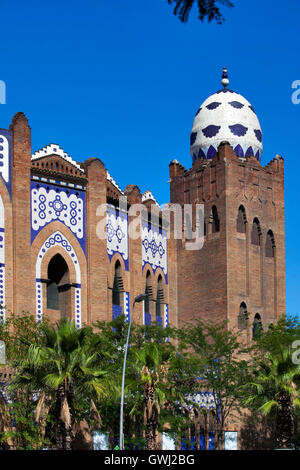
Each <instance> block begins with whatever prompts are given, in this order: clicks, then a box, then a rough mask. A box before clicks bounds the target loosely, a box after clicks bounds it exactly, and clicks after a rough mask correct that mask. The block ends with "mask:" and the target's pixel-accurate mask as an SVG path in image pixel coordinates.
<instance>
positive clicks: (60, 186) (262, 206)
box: [0, 70, 285, 334]
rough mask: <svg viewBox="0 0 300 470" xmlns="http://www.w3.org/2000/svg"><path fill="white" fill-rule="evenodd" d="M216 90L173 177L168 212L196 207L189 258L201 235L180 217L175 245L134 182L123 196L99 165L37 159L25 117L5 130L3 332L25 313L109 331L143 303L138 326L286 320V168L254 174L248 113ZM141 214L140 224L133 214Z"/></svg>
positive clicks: (1, 152)
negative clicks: (186, 160) (102, 324)
mask: <svg viewBox="0 0 300 470" xmlns="http://www.w3.org/2000/svg"><path fill="white" fill-rule="evenodd" d="M222 85H223V88H222V89H221V90H220V91H218V92H217V93H215V94H213V95H211V96H210V97H209V98H208V99H207V100H205V101H204V103H203V104H202V105H201V107H200V108H199V110H198V112H197V114H196V116H195V118H194V123H193V127H192V133H191V155H192V161H193V163H192V167H191V168H190V169H189V170H188V169H185V168H184V167H183V166H182V165H181V164H180V163H178V161H177V160H173V161H172V162H171V163H170V166H169V168H170V204H171V205H172V204H173V205H177V207H178V206H179V207H180V208H182V211H183V209H184V206H185V205H187V204H188V205H190V206H191V207H192V209H193V214H194V216H195V214H196V209H197V207H198V206H197V205H202V207H203V210H204V212H203V214H204V216H203V223H204V225H203V228H204V230H203V233H202V235H203V246H202V248H201V249H197V250H189V249H187V242H188V241H189V240H188V236H187V231H186V224H187V223H190V225H191V230H197V226H196V225H195V223H196V222H195V221H194V219H195V220H196V218H195V217H192V220H189V221H188V220H186V219H185V217H183V222H182V230H181V234H182V236H181V237H180V238H175V237H174V236H173V232H174V230H173V229H174V221H172V219H171V223H170V226H169V230H167V229H166V228H165V226H164V224H163V223H162V220H163V217H164V216H163V215H162V213H161V210H160V208H159V206H158V204H157V202H156V201H155V199H154V197H153V195H152V193H151V191H146V192H145V193H143V194H141V192H140V190H139V188H138V186H135V185H131V184H129V185H128V186H127V187H126V188H125V189H124V191H123V190H122V189H121V188H120V187H119V186H118V184H117V183H116V181H115V180H114V179H113V178H112V177H111V175H110V174H109V172H108V170H107V169H106V168H105V166H104V164H103V162H102V161H100V160H99V159H97V158H90V159H88V160H85V161H84V162H76V161H74V160H73V159H72V158H71V157H70V156H69V155H68V154H67V153H66V152H65V151H64V150H63V149H61V148H60V147H59V146H58V145H56V144H49V145H47V146H46V147H44V148H42V149H40V150H38V151H35V152H34V153H32V149H31V129H30V126H29V124H28V121H27V118H26V117H25V115H24V114H23V113H17V114H16V115H15V116H14V117H13V119H12V122H11V125H10V127H9V129H0V173H1V178H0V232H1V236H0V243H1V244H0V258H1V259H0V304H1V310H0V318H1V320H2V321H3V320H5V317H6V316H7V315H9V313H10V312H14V313H17V314H20V313H21V312H22V311H28V312H32V313H34V314H35V315H36V319H37V320H38V321H39V320H41V319H42V318H43V316H45V315H47V316H48V317H49V318H50V319H51V320H53V321H56V320H58V319H59V318H62V317H66V316H67V317H70V318H72V319H73V320H74V321H75V323H76V325H77V326H78V327H80V326H81V325H83V324H85V323H92V322H95V321H97V320H107V321H110V320H111V319H112V318H115V317H116V316H118V315H120V314H125V315H127V316H128V315H129V314H130V309H131V307H132V304H133V301H134V299H135V297H136V296H137V295H139V294H141V293H145V292H146V293H147V294H148V300H146V301H145V302H143V303H139V304H136V307H135V308H136V310H135V319H136V321H137V322H139V323H145V324H149V323H150V322H151V321H157V322H158V323H160V324H162V325H165V326H166V325H169V324H170V325H173V326H178V327H180V326H181V325H184V324H186V322H187V321H192V320H193V319H194V318H202V319H212V320H214V321H218V320H227V321H228V322H229V327H240V328H245V325H248V326H249V325H250V330H249V328H246V330H247V332H249V331H251V328H252V327H253V328H254V329H255V327H256V325H258V324H262V325H267V324H268V323H270V322H272V321H276V319H277V318H278V317H279V316H281V315H283V314H284V313H285V246H284V245H285V239H284V237H285V231H284V162H283V159H282V158H281V157H280V156H276V157H275V158H274V159H273V160H272V161H271V162H270V163H269V164H267V165H266V166H262V165H261V164H260V159H261V154H262V131H261V128H260V124H259V121H258V118H257V116H256V114H255V111H254V109H253V108H252V106H251V105H250V103H249V102H248V101H247V100H246V99H245V98H244V97H242V96H241V95H239V94H237V93H235V92H233V91H232V90H229V89H228V79H227V74H226V70H224V72H223V80H222ZM120 201H121V202H120ZM135 205H137V206H135ZM136 207H137V208H140V213H139V214H138V213H137V212H135V213H132V212H131V211H130V209H131V208H136ZM151 208H152V209H153V208H155V210H156V212H157V217H156V218H152V220H151V217H150V215H149V214H150V211H151ZM183 214H184V212H183ZM137 221H138V224H137ZM135 224H136V225H135ZM132 226H134V227H136V231H135V233H138V236H132V233H131V232H130V227H132ZM103 234H104V236H103ZM202 235H201V236H202ZM247 334H248V333H247Z"/></svg>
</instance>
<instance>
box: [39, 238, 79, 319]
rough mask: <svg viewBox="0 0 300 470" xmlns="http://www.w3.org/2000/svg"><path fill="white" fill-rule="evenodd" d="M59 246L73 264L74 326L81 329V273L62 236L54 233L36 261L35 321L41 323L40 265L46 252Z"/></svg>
mask: <svg viewBox="0 0 300 470" xmlns="http://www.w3.org/2000/svg"><path fill="white" fill-rule="evenodd" d="M54 246H61V247H62V248H63V249H64V250H65V251H66V253H67V254H68V255H69V256H70V258H71V259H72V261H73V263H74V267H75V272H76V286H75V312H74V313H75V315H74V316H75V324H76V326H77V328H80V327H81V273H80V266H79V261H78V258H77V255H76V253H75V251H74V249H73V247H72V245H71V244H70V243H69V241H68V240H67V239H66V238H65V237H64V235H63V234H62V233H61V232H59V231H56V232H54V233H53V234H52V235H50V237H48V238H47V240H46V241H45V242H44V243H43V245H42V247H41V249H40V251H39V254H38V257H37V261H36V319H37V320H38V321H41V320H42V318H43V288H42V284H43V283H42V281H41V265H42V261H43V257H44V256H45V254H46V253H47V251H48V250H49V249H50V248H52V247H54Z"/></svg>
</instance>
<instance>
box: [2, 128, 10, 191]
mask: <svg viewBox="0 0 300 470" xmlns="http://www.w3.org/2000/svg"><path fill="white" fill-rule="evenodd" d="M11 149H12V134H11V132H10V131H7V130H5V129H0V175H1V176H2V178H3V180H4V183H5V184H6V187H7V189H8V192H9V194H10V196H11V159H12V157H11V156H12V150H11Z"/></svg>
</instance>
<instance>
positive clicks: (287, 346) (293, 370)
mask: <svg viewBox="0 0 300 470" xmlns="http://www.w3.org/2000/svg"><path fill="white" fill-rule="evenodd" d="M299 339H300V322H299V319H298V318H297V317H288V318H280V319H279V320H278V322H277V323H275V324H273V325H270V326H269V327H268V328H267V330H266V331H263V330H261V332H260V335H259V336H258V337H257V338H256V341H255V343H254V345H253V348H252V355H253V358H254V361H253V363H252V368H251V369H252V370H251V380H250V382H248V383H247V384H246V386H245V405H246V406H247V407H249V408H250V409H251V410H252V411H253V412H254V413H258V414H262V415H265V416H268V417H269V419H270V420H271V422H272V421H273V423H274V428H275V432H274V443H273V446H274V447H276V448H290V447H291V446H292V445H299V443H298V444H297V439H298V438H297V435H298V429H299V425H298V423H299V410H298V409H299V406H300V389H299V385H300V366H299V364H298V363H297V361H295V359H296V357H295V356H294V353H295V352H296V351H295V349H294V348H293V343H294V341H295V340H298V341H299ZM298 347H299V346H298Z"/></svg>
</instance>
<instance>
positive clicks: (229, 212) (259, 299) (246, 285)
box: [169, 69, 285, 338]
mask: <svg viewBox="0 0 300 470" xmlns="http://www.w3.org/2000/svg"><path fill="white" fill-rule="evenodd" d="M228 83H229V82H228V77H227V73H226V69H224V71H223V80H222V84H223V89H221V90H220V91H218V92H217V93H215V94H213V95H212V96H210V97H209V98H208V99H207V100H206V101H205V102H204V103H203V104H202V106H201V107H200V108H199V110H198V112H197V114H196V116H195V119H194V123H193V128H192V133H191V154H192V158H193V165H192V168H191V169H190V170H186V169H185V168H184V167H183V166H182V165H180V164H179V163H178V162H177V160H174V161H172V162H171V164H170V185H171V203H178V204H180V205H181V206H183V205H184V204H192V205H193V208H195V207H196V204H203V206H204V244H203V247H202V249H199V250H195V251H189V250H186V249H185V241H182V240H173V241H172V243H171V248H170V250H169V264H170V265H171V264H173V263H174V265H176V274H174V275H175V277H176V279H174V283H175V284H176V289H175V291H177V294H176V295H177V299H176V304H177V305H176V307H175V308H176V313H177V318H178V326H180V325H184V324H185V323H186V322H187V321H191V320H192V319H193V318H201V319H205V320H207V319H211V320H213V321H222V320H227V321H228V326H229V328H234V327H238V328H240V329H243V330H245V334H247V336H248V338H249V337H251V335H253V334H255V330H256V327H257V326H258V325H259V324H262V325H263V326H266V325H267V324H269V323H271V322H273V321H276V319H278V318H279V317H280V316H282V315H284V314H285V232H284V162H283V159H282V158H281V157H280V156H276V157H275V158H274V159H273V160H272V161H271V162H270V163H269V164H268V165H266V166H262V165H261V164H260V159H261V153H262V132H261V128H260V124H259V121H258V119H257V116H256V114H255V111H254V109H253V107H252V106H251V105H250V103H249V102H248V101H247V100H246V99H245V98H244V97H242V96H241V95H239V94H237V93H235V92H233V91H232V90H229V89H228V88H227V85H228ZM194 218H195V217H194ZM193 226H194V227H195V221H194V223H193ZM170 271H174V270H172V269H170Z"/></svg>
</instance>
